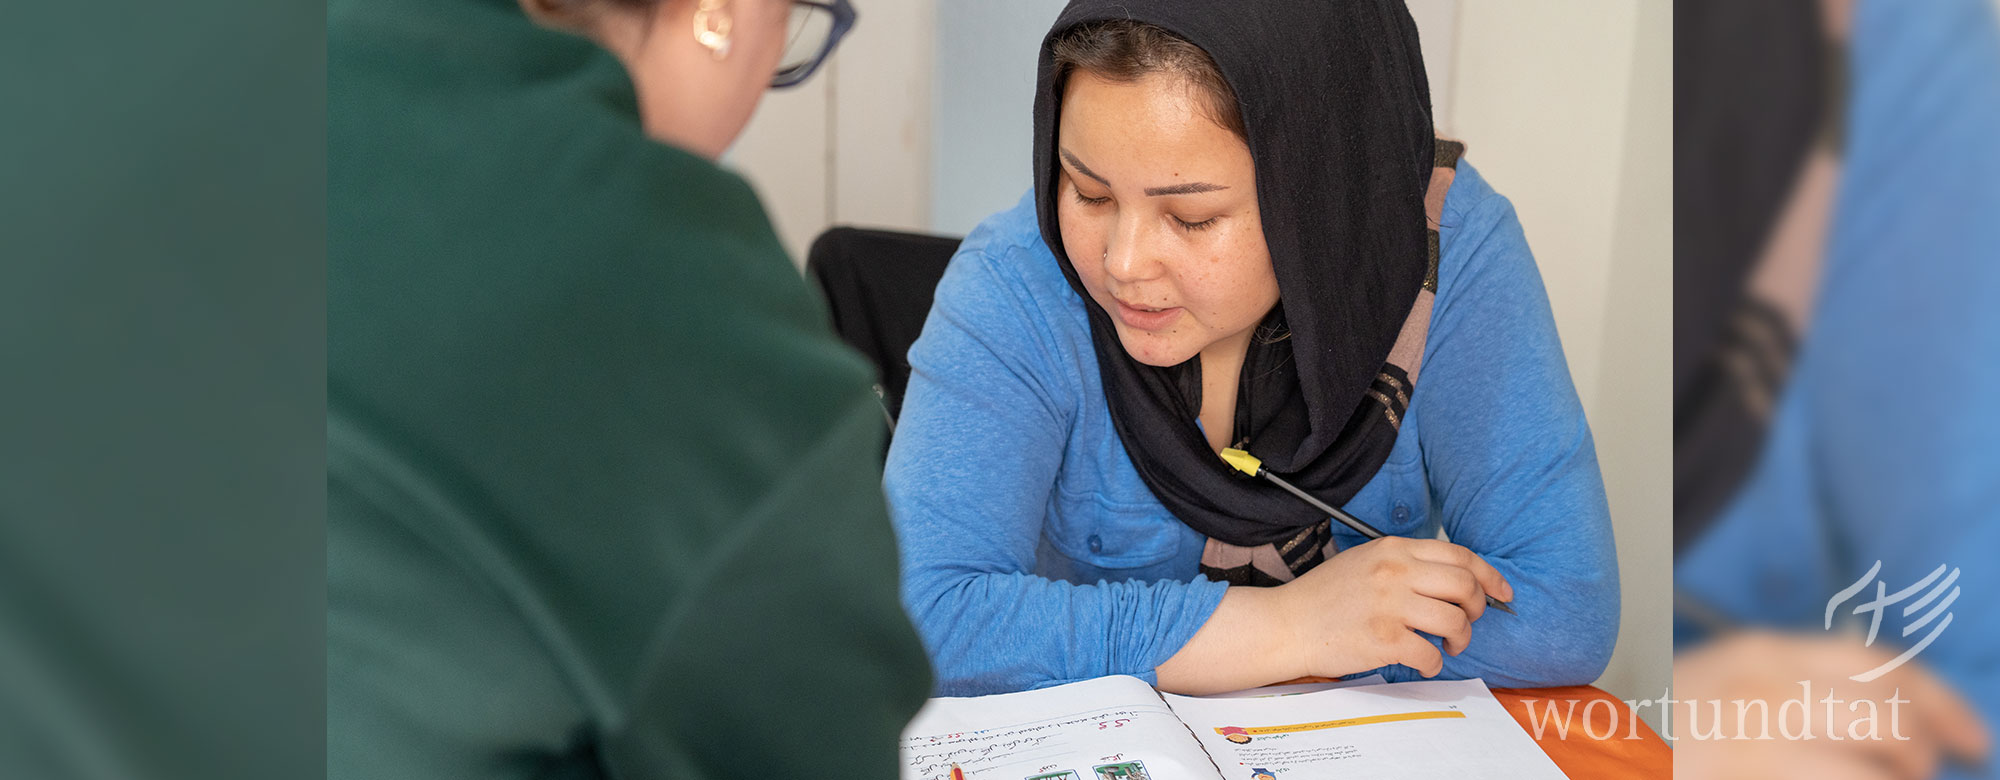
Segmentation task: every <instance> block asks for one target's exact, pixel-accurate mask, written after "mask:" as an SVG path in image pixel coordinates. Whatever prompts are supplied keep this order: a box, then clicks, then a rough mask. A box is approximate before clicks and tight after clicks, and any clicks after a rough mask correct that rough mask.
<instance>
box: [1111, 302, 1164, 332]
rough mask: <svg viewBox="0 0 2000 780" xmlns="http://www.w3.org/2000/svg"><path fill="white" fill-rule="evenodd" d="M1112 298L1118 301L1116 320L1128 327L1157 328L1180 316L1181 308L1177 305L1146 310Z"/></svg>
mask: <svg viewBox="0 0 2000 780" xmlns="http://www.w3.org/2000/svg"><path fill="white" fill-rule="evenodd" d="M1112 300H1113V301H1117V303H1118V311H1117V314H1118V321H1119V322H1122V323H1125V326H1126V327H1128V328H1136V329H1138V330H1159V329H1161V328H1164V327H1166V326H1168V325H1170V324H1172V323H1173V321H1174V320H1177V319H1180V316H1181V308H1180V307H1179V306H1174V307H1170V308H1165V309H1155V310H1148V309H1143V308H1140V307H1137V306H1133V305H1132V304H1129V303H1126V302H1124V301H1121V300H1118V299H1116V298H1113V299H1112Z"/></svg>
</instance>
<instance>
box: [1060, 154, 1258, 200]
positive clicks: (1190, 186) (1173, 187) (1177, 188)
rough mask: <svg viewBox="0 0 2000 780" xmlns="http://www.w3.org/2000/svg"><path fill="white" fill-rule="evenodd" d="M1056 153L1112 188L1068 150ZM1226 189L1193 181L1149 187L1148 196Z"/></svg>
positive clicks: (1071, 165)
mask: <svg viewBox="0 0 2000 780" xmlns="http://www.w3.org/2000/svg"><path fill="white" fill-rule="evenodd" d="M1056 151H1057V152H1058V153H1060V154H1061V155H1062V158H1063V159H1064V160H1067V161H1069V164H1070V167H1072V168H1075V169H1076V172H1077V173H1081V174H1083V175H1085V176H1089V177H1090V178H1093V179H1096V180H1097V181H1098V183H1100V184H1103V185H1104V186H1106V187H1109V186H1111V181H1110V180H1109V179H1106V178H1104V177H1102V176H1099V175H1097V172H1096V171H1093V170H1091V169H1090V166H1088V165H1084V164H1083V161H1082V160H1079V159H1076V155H1074V154H1071V153H1070V151H1069V150H1068V149H1057V150H1056ZM1226 189H1229V188H1228V187H1226V186H1223V185H1221V184H1209V183H1208V182H1205V181H1191V182H1187V183H1186V184H1169V185H1167V186H1165V187H1147V188H1146V194H1147V195H1149V196H1160V195H1193V194H1195V193H1197V192H1214V191H1216V190H1226Z"/></svg>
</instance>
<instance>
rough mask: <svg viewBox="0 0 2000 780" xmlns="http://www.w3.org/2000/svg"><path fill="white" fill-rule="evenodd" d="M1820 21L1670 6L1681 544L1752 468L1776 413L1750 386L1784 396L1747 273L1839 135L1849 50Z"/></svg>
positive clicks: (1779, 360)
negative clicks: (1800, 184) (1812, 162)
mask: <svg viewBox="0 0 2000 780" xmlns="http://www.w3.org/2000/svg"><path fill="white" fill-rule="evenodd" d="M1822 30H1823V27H1822V24H1821V19H1820V13H1819V3H1818V2H1816V0H1760V1H1759V2H1752V3H1745V2H1739V1H1738V0H1684V2H1681V3H1679V4H1677V5H1675V6H1674V49H1675V54H1676V57H1675V60H1674V61H1675V65H1674V159H1675V160H1676V161H1677V163H1676V164H1675V166H1674V549H1675V550H1677V551H1678V550H1680V549H1682V548H1683V547H1685V546H1686V545H1687V544H1688V543H1690V542H1691V541H1693V540H1694V539H1696V538H1698V537H1699V536H1700V535H1701V533H1702V532H1703V531H1705V530H1706V529H1707V528H1708V526H1709V524H1710V523H1712V522H1713V521H1714V520H1715V518H1716V515H1717V513H1719V512H1720V511H1721V510H1722V508H1723V507H1724V506H1726V505H1727V504H1728V502H1729V500H1730V499H1731V498H1733V497H1734V496H1735V495H1736V492H1737V489H1738V488H1739V487H1740V486H1741V485H1742V483H1743V481H1744V479H1745V478H1747V477H1748V476H1749V473H1750V469H1751V468H1752V467H1753V466H1754V465H1755V462H1756V458H1757V455H1758V453H1759V452H1761V451H1762V450H1763V441H1764V434H1765V431H1766V429H1767V426H1768V423H1769V420H1768V419H1767V417H1766V415H1765V414H1764V413H1759V412H1757V411H1755V410H1753V409H1752V408H1751V406H1750V405H1748V404H1746V403H1745V401H1744V398H1745V397H1746V395H1749V394H1750V393H1751V392H1754V393H1757V394H1761V395H1765V396H1776V395H1777V394H1778V393H1779V392H1780V389H1781V388H1782V386H1783V384H1784V382H1785V380H1786V377H1787V373H1788V368H1787V366H1788V364H1789V358H1790V354H1791V353H1792V352H1793V351H1794V350H1795V348H1796V344H1795V339H1796V338H1797V335H1798V334H1797V333H1795V332H1792V329H1791V328H1790V327H1789V326H1788V325H1786V324H1785V323H1783V322H1782V321H1781V318H1780V317H1779V316H1778V315H1775V314H1774V313H1772V308H1771V307H1770V306H1768V305H1765V304H1764V303H1763V302H1761V301H1759V300H1758V299H1757V298H1756V297H1755V296H1754V295H1752V291H1751V284H1750V280H1751V278H1752V274H1753V272H1754V271H1755V270H1756V268H1757V263H1758V261H1759V260H1760V258H1761V256H1762V253H1763V251H1764V248H1765V244H1766V243H1767V242H1769V241H1770V239H1771V234H1772V230H1773V228H1774V227H1775V225H1776V224H1777V222H1778V219H1779V215H1780V213H1781V211H1782V209H1783V208H1784V206H1785V199H1786V197H1787V196H1788V195H1789V194H1790V193H1791V191H1792V188H1793V187H1794V186H1796V185H1797V181H1798V177H1799V172H1800V170H1801V169H1803V168H1804V167H1805V165H1806V159H1807V156H1808V154H1809V153H1810V152H1811V151H1812V149H1813V142H1814V139H1815V137H1816V136H1822V137H1821V139H1820V140H1821V141H1822V142H1825V143H1829V144H1834V145H1837V137H1838V133H1837V131H1836V132H1833V133H1831V134H1829V128H1837V126H1838V117H1839V111H1840V110H1841V105H1842V102H1843V101H1841V100H1840V99H1839V96H1840V92H1841V90H1842V89H1843V88H1844V86H1845V85H1844V82H1845V79H1844V78H1843V77H1842V76H1841V72H1842V69H1843V68H1844V57H1841V56H1840V53H1839V52H1838V51H1837V50H1836V48H1835V47H1834V46H1833V45H1832V44H1830V43H1829V42H1828V41H1827V40H1826V39H1825V37H1824V33H1823V32H1822ZM1752 334H1758V335H1759V336H1761V337H1759V338H1752V337H1751V336H1752ZM1759 344H1776V345H1777V349H1776V350H1775V351H1776V352H1778V353H1781V354H1779V355H1778V356H1776V357H1774V356H1773V354H1772V352H1773V350H1770V349H1752V348H1748V347H1751V346H1755V345H1759ZM1746 361H1747V362H1746ZM1745 365H1749V366H1755V367H1756V368H1755V370H1754V371H1750V372H1748V374H1747V375H1746V372H1744V371H1742V370H1740V369H1739V367H1740V366H1745Z"/></svg>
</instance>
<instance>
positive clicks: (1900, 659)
mask: <svg viewBox="0 0 2000 780" xmlns="http://www.w3.org/2000/svg"><path fill="white" fill-rule="evenodd" d="M1880 571H1882V562H1881V561H1876V562H1875V565H1874V566H1871V567H1869V569H1868V573H1867V574H1863V575H1861V579H1859V580H1857V581H1855V583H1854V584H1853V585H1849V586H1847V587H1845V588H1842V589H1841V590H1840V592H1839V593H1835V594H1833V598H1830V599H1827V601H1826V627H1827V628H1828V629H1832V628H1833V613H1834V612H1835V611H1836V610H1838V609H1839V608H1840V605H1841V603H1842V602H1845V601H1847V600H1848V599H1850V598H1853V597H1854V595H1855V594H1858V593H1860V592H1861V591H1862V589H1863V588H1866V587H1868V583H1869V582H1873V581H1874V580H1875V575H1876V573H1878V572H1880ZM1939 577H1943V578H1944V579H1943V580H1942V581H1940V580H1939V579H1938V578H1939ZM1957 582H1958V569H1955V568H1954V569H1952V570H1951V573H1950V574H1945V566H1944V565H1943V564H1939V565H1938V567H1937V569H1935V570H1933V571H1932V572H1931V573H1930V574H1928V575H1926V576H1925V577H1924V578H1923V579H1921V580H1918V581H1917V584H1915V585H1911V586H1910V587H1907V588H1904V589H1902V590H1899V591H1896V592H1895V593H1889V586H1888V585H1887V584H1885V583H1881V582H1876V583H1875V598H1874V600H1872V601H1865V602H1862V603H1860V604H1857V605H1855V607H1854V611H1853V614H1856V615H1859V614H1862V613H1864V612H1865V613H1869V615H1868V646H1869V647H1874V646H1875V633H1876V631H1878V630H1880V629H1881V628H1882V613H1883V612H1886V611H1888V609H1889V608H1890V607H1892V606H1895V605H1896V604H1897V603H1898V602H1900V601H1902V600H1903V599H1907V598H1909V597H1911V596H1913V595H1915V594H1916V592H1917V591H1920V590H1923V589H1925V588H1930V591H1929V592H1928V593H1925V594H1924V595H1923V597H1922V598H1919V599H1917V600H1916V601H1915V602H1914V603H1911V604H1910V605H1909V606H1906V607H1904V608H1903V617H1905V618H1907V617H1909V616H1910V615H1912V614H1915V613H1916V611H1917V610H1920V609H1923V608H1924V607H1926V606H1929V605H1930V603H1931V602H1933V601H1936V602H1937V605H1936V606H1932V607H1931V609H1930V611H1929V612H1926V613H1924V616H1923V617H1920V618H1917V619H1916V621H1915V622H1913V623H1910V624H1909V625H1906V626H1904V627H1903V636H1905V637H1908V636H1909V635H1911V634H1914V633H1916V632H1917V631H1918V630H1921V629H1922V628H1923V627H1924V626H1928V625H1930V624H1931V622H1932V621H1936V622H1937V627H1936V628H1932V629H1931V632H1930V633H1929V634H1926V635H1925V636H1924V638H1923V641H1921V642H1918V643H1916V644H1914V645H1911V646H1910V649H1908V650H1904V651H1903V654H1902V655H1899V656H1896V657H1895V658H1894V659H1891V660H1890V661H1889V662H1888V663H1885V664H1883V665H1881V666H1877V667H1875V668H1873V669H1870V670H1868V671H1866V672H1863V673H1861V674H1857V675H1855V676H1853V677H1850V678H1848V679H1850V680H1853V681H1855V682H1870V681H1872V680H1874V679H1875V678H1877V677H1881V676H1882V675H1885V674H1888V673H1889V672H1890V671H1891V670H1894V669H1895V668H1896V667H1898V666H1902V665H1903V663H1904V662H1906V661H1909V660H1910V659H1912V658H1915V657H1916V656H1917V654H1918V653H1921V652H1923V650H1924V648H1926V647H1929V646H1930V643H1931V641H1932V640H1934V639H1937V638H1938V635H1939V634H1942V633H1944V629H1945V627H1946V626H1949V625H1951V613H1949V612H1946V611H1945V610H1946V609H1948V608H1950V607H1951V603H1952V602H1954V601H1957V600H1958V591H1959V589H1958V586H1957V585H1956V584H1955V583H1957ZM1931 583H1937V584H1936V585H1932V584H1931ZM1947 589H1949V590H1950V591H1951V593H1949V594H1946V593H1945V591H1946V590H1947ZM1940 595H1942V596H1944V599H1943V600H1939V599H1938V596H1940ZM1939 615H1943V616H1944V619H1943V620H1938V616H1939Z"/></svg>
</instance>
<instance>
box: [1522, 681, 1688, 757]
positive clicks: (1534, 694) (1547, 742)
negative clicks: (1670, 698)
mask: <svg viewBox="0 0 2000 780" xmlns="http://www.w3.org/2000/svg"><path fill="white" fill-rule="evenodd" d="M1493 698H1496V699H1499V700H1500V706H1502V707H1506V708H1507V714H1509V715H1512V716H1514V720H1516V721H1519V722H1520V723H1521V729H1522V730H1524V731H1526V732H1528V736H1530V737H1533V736H1535V728H1534V723H1533V721H1531V720H1530V718H1529V715H1528V708H1529V707H1533V708H1534V710H1535V716H1536V717H1537V718H1540V719H1541V721H1542V729H1541V731H1542V735H1541V737H1539V738H1537V739H1536V740H1535V744H1538V745H1541V746H1542V751H1543V752H1546V753H1548V754H1549V758H1550V759H1552V760H1554V761H1555V762H1556V766H1558V767H1561V768H1562V771H1563V774H1566V775H1569V776H1570V778H1571V779H1572V780H1596V779H1597V778H1628V777H1629V778H1641V777H1643V778H1668V777H1673V774H1674V753H1673V749H1672V748H1669V747H1667V743H1666V740H1663V739H1660V735H1658V734H1655V733H1653V730H1652V729H1651V728H1648V727H1647V726H1646V724H1645V723H1644V722H1642V721H1640V720H1639V719H1638V716H1637V715H1635V714H1634V713H1633V712H1632V708H1630V707H1627V706H1625V702H1622V701H1619V700H1618V699H1617V697H1614V696H1612V695H1611V694H1609V693H1605V692H1604V691H1601V690H1598V689H1596V688H1593V687H1591V686H1588V685H1572V686H1568V687H1564V688H1494V689H1493ZM1593 701H1605V702H1609V703H1610V705H1611V706H1609V707H1607V706H1604V705H1602V704H1600V705H1596V706H1592V705H1591V702H1593ZM1551 702H1553V703H1554V705H1555V706H1554V707H1553V709H1551V707H1550V703H1551ZM1571 702H1575V703H1576V704H1575V707H1574V709H1572V708H1571V706H1570V703H1571ZM1551 713H1553V714H1554V715H1556V716H1558V719H1557V720H1553V721H1552V720H1551V718H1550V717H1549V716H1550V714H1551ZM1558 722H1561V725H1566V726H1568V727H1569V730H1568V736H1567V737H1565V736H1562V734H1563V730H1562V729H1561V728H1558Z"/></svg>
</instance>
